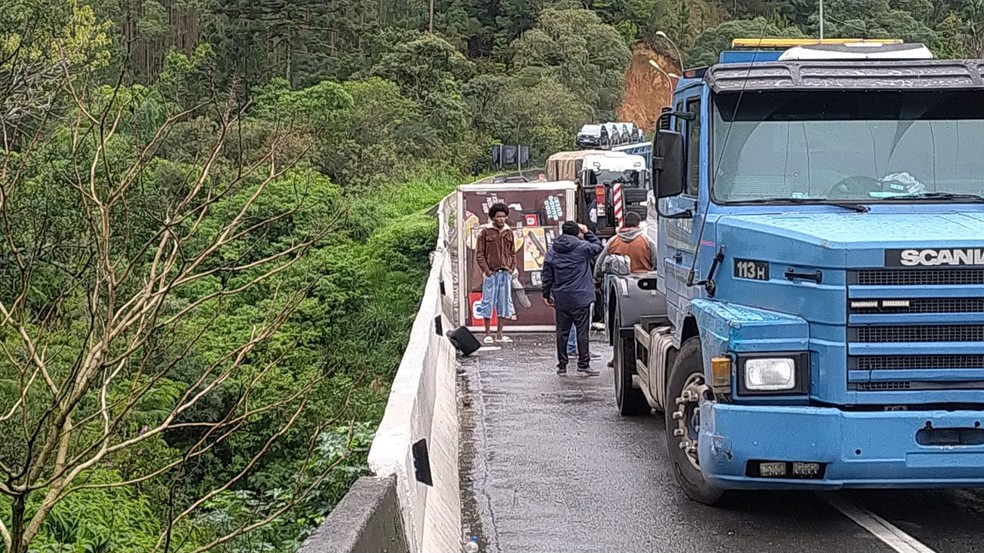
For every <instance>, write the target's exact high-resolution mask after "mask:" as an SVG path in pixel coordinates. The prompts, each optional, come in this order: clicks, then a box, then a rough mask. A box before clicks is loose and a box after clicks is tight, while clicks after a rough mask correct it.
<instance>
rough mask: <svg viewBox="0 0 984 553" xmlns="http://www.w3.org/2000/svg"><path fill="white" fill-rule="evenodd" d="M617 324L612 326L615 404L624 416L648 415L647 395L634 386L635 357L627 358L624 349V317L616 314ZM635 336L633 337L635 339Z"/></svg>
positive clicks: (619, 412) (650, 409)
mask: <svg viewBox="0 0 984 553" xmlns="http://www.w3.org/2000/svg"><path fill="white" fill-rule="evenodd" d="M614 318H615V324H614V328H612V332H613V333H614V336H615V338H614V342H615V345H614V346H613V348H614V359H615V362H614V365H615V369H614V372H615V405H617V406H618V414H619V415H622V416H623V417H634V416H638V415H648V414H650V413H651V412H652V407H650V405H649V402H648V401H647V400H646V396H644V395H643V394H642V390H637V389H635V388H633V387H632V365H630V363H635V359H628V360H627V359H625V355H624V351H623V350H622V338H621V336H620V334H619V329H620V328H622V317H621V316H620V315H619V314H618V313H616V314H615V317H614ZM634 339H635V338H633V340H634Z"/></svg>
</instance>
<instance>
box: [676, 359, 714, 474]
mask: <svg viewBox="0 0 984 553" xmlns="http://www.w3.org/2000/svg"><path fill="white" fill-rule="evenodd" d="M708 390H709V388H708V387H707V386H706V385H705V384H704V376H703V375H702V374H699V373H695V374H692V375H690V376H689V377H688V378H687V381H686V382H684V384H683V390H681V391H680V395H679V396H678V397H677V398H676V399H675V403H676V411H674V412H673V414H672V417H673V419H674V420H675V421H676V423H677V424H676V428H674V429H673V435H674V436H675V437H676V438H677V445H678V447H679V448H680V449H682V450H683V451H684V453H686V455H687V460H688V461H690V464H692V465H693V466H694V468H699V467H700V460H699V459H698V457H697V439H698V437H699V436H700V404H701V402H702V401H703V398H704V394H705V393H706V392H707V391H708Z"/></svg>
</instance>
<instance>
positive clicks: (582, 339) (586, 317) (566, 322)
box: [556, 307, 591, 369]
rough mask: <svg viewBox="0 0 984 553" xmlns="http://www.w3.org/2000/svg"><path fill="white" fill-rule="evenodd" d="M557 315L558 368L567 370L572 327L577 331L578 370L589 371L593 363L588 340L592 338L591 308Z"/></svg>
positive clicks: (558, 311) (559, 311) (558, 312)
mask: <svg viewBox="0 0 984 553" xmlns="http://www.w3.org/2000/svg"><path fill="white" fill-rule="evenodd" d="M556 313H557V368H560V369H566V368H567V363H568V362H569V361H570V358H568V357H567V340H569V339H570V337H571V326H574V328H576V329H577V368H579V369H587V368H588V367H589V366H590V363H591V356H590V354H589V353H588V340H589V338H590V337H591V336H590V335H589V333H590V332H591V328H590V325H591V308H590V307H582V308H581V309H577V310H574V311H561V310H560V309H558V310H557V311H556Z"/></svg>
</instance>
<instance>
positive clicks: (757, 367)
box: [745, 357, 796, 391]
mask: <svg viewBox="0 0 984 553" xmlns="http://www.w3.org/2000/svg"><path fill="white" fill-rule="evenodd" d="M745 386H746V387H747V388H748V389H749V390H755V391H766V390H792V389H793V388H795V387H796V361H794V360H793V359H792V358H790V357H779V358H775V359H770V358H764V359H749V360H748V361H746V362H745Z"/></svg>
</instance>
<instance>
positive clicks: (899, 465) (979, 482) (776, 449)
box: [698, 402, 984, 489]
mask: <svg viewBox="0 0 984 553" xmlns="http://www.w3.org/2000/svg"><path fill="white" fill-rule="evenodd" d="M927 424H928V425H930V426H931V427H932V428H934V429H965V430H963V431H961V434H962V435H963V436H964V438H962V441H964V442H974V441H975V439H976V437H978V434H977V433H978V432H981V433H984V428H981V425H982V424H984V411H912V410H910V411H877V412H871V411H869V412H856V411H841V410H840V409H836V408H825V407H789V406H743V405H735V404H718V403H710V402H708V403H704V404H703V405H702V407H701V426H700V439H699V441H698V454H699V458H700V468H701V471H702V472H703V474H704V477H705V478H706V479H707V480H708V481H709V482H710V483H712V484H713V485H715V486H719V487H721V488H746V489H756V488H758V489H764V488H768V489H836V488H884V487H893V488H894V487H912V488H937V487H976V486H984V444H981V445H923V444H925V443H926V437H927V433H926V432H923V433H922V434H921V441H922V442H923V444H921V443H919V442H918V441H917V438H916V435H917V432H919V431H920V430H922V429H924V428H926V427H927ZM949 434H950V435H952V434H953V433H952V432H950V433H949ZM933 435H934V436H935V435H937V434H933ZM762 461H766V462H774V461H786V462H807V463H823V464H824V469H823V475H822V477H821V478H804V477H799V478H792V477H790V478H766V477H761V476H751V475H750V471H749V464H750V463H752V464H757V463H758V462H762ZM754 472H755V471H754V470H752V471H751V473H754Z"/></svg>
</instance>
